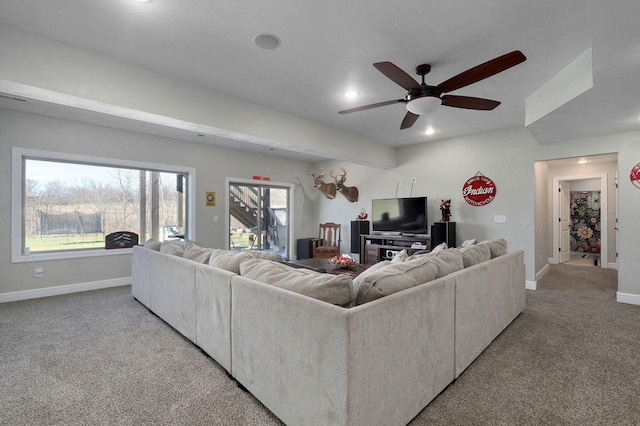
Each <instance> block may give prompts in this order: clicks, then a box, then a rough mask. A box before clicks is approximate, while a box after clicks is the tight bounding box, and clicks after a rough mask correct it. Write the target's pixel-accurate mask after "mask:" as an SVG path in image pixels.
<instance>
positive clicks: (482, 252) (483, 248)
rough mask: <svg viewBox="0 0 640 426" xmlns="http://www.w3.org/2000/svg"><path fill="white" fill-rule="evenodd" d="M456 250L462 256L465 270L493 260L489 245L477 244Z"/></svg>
mask: <svg viewBox="0 0 640 426" xmlns="http://www.w3.org/2000/svg"><path fill="white" fill-rule="evenodd" d="M454 250H457V251H459V252H460V254H462V262H463V263H464V267H465V268H468V267H469V266H473V265H477V264H478V263H481V262H484V261H486V260H489V259H491V251H490V250H489V245H488V244H476V245H473V246H468V247H463V248H460V249H454Z"/></svg>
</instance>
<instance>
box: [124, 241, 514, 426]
mask: <svg viewBox="0 0 640 426" xmlns="http://www.w3.org/2000/svg"><path fill="white" fill-rule="evenodd" d="M496 247H497V249H496ZM494 249H496V250H494ZM207 250H211V251H210V253H209V257H208V258H207V256H206V253H204V254H203V253H201V256H200V257H199V258H198V261H196V260H190V259H186V258H184V257H181V256H180V254H181V253H174V254H169V253H168V252H170V250H164V251H167V252H161V251H156V250H152V249H149V248H145V247H141V246H137V247H135V248H134V255H133V267H132V278H133V285H132V293H133V296H134V297H135V298H136V299H137V300H139V301H140V302H141V303H143V304H144V305H145V306H147V307H148V308H149V309H150V310H151V311H152V312H154V313H155V314H157V315H158V316H159V317H161V318H162V319H164V320H165V321H166V322H167V323H168V324H170V325H171V326H172V327H174V328H175V329H176V330H177V331H179V332H180V333H181V334H183V335H184V336H185V337H187V338H188V339H190V340H191V341H192V342H194V343H195V344H196V345H198V346H199V347H200V348H202V349H203V350H204V351H205V352H206V353H208V354H209V355H210V356H211V357H212V358H213V359H215V360H216V361H217V362H218V363H219V364H220V365H221V366H222V367H224V368H225V369H226V370H227V371H228V372H229V374H230V375H231V376H232V377H233V378H234V379H236V380H237V381H238V382H239V383H240V384H242V385H243V386H244V387H245V388H246V389H247V390H248V391H250V392H251V393H252V394H253V395H254V396H255V397H256V398H257V399H259V400H260V401H261V402H262V403H263V404H264V405H265V406H266V407H267V408H268V409H269V410H271V411H272V412H273V413H274V414H275V415H276V416H278V417H279V418H280V419H281V420H282V421H283V422H285V423H286V424H288V425H364V424H366V425H403V424H406V423H408V422H409V421H410V420H411V419H412V418H413V417H414V416H415V415H417V414H418V413H419V412H420V411H421V410H422V409H423V408H424V407H425V406H427V404H428V403H429V402H430V401H431V400H432V399H433V398H435V397H436V396H437V395H438V394H439V393H440V392H441V391H442V390H443V389H444V388H445V387H446V386H447V385H449V384H450V383H451V382H452V381H454V380H455V379H456V378H457V377H458V376H459V375H460V374H461V373H462V372H463V371H464V370H465V369H466V368H467V367H468V366H469V365H470V364H471V363H472V362H473V360H475V359H476V357H477V356H478V355H479V354H480V353H481V352H482V351H483V350H484V349H485V348H486V347H487V346H488V345H489V344H490V343H491V342H492V341H493V339H495V337H496V336H497V335H498V334H500V332H501V331H502V330H503V329H504V328H505V327H507V326H508V325H509V324H510V323H511V321H512V320H513V319H514V318H515V317H516V316H518V314H519V313H520V312H522V310H524V306H525V282H524V258H523V252H522V251H515V252H511V253H506V246H501V245H500V244H498V245H495V244H492V245H491V244H487V245H485V246H484V247H480V248H475V249H466V250H465V251H464V252H463V251H457V250H443V251H442V252H440V253H437V254H430V255H427V256H428V257H423V258H422V261H420V260H419V258H418V257H408V258H406V259H405V258H400V257H399V258H398V259H397V261H394V262H393V263H392V262H387V263H385V264H380V265H376V266H375V267H373V268H371V270H370V272H369V273H367V274H361V275H360V276H359V277H358V278H356V280H355V283H354V282H353V280H351V278H349V277H348V276H347V275H340V276H338V277H339V278H338V281H335V279H334V278H332V277H336V276H334V275H330V274H319V273H317V272H313V271H307V270H299V269H293V268H290V267H289V266H285V265H282V264H280V263H277V262H273V261H270V260H264V259H260V260H256V259H254V258H253V256H252V255H251V254H250V253H245V254H229V252H227V253H224V254H223V251H217V250H212V249H207ZM463 250H464V249H463ZM491 250H494V251H495V253H491ZM185 251H186V250H185ZM219 256H223V258H224V256H227V263H226V266H228V269H230V270H226V269H224V267H225V264H223V263H222V262H221V261H220V259H221V258H220V257H219ZM234 256H240V257H243V258H244V259H243V260H241V261H240V262H237V259H236V260H235V261H230V259H232V258H233V257H234ZM191 257H192V258H196V257H198V256H195V255H194V256H191ZM436 259H438V260H436ZM446 259H448V260H446ZM427 263H430V265H426V264H427ZM211 264H217V265H218V266H211ZM261 264H263V265H262V266H263V267H264V268H263V269H256V268H258V266H260V265H261ZM433 264H436V265H437V266H438V267H437V268H435V270H434V268H433ZM453 264H455V265H457V266H455V267H453V266H452V265H453ZM464 264H467V266H466V267H463V265H464ZM265 265H266V266H265ZM424 265H426V266H424ZM265 268H266V269H265ZM270 268H273V269H270ZM283 268H284V269H283ZM289 269H290V277H291V278H290V279H289V280H287V277H289V275H287V274H286V271H289ZM269 271H275V272H273V273H272V274H270V272H269ZM260 274H263V275H260ZM265 274H266V275H270V276H264V275H265ZM283 274H285V275H283ZM320 275H322V277H320ZM407 276H411V277H413V278H412V279H407ZM274 277H277V279H276V278H274ZM425 277H427V278H430V280H428V281H427V282H424V283H417V282H416V280H420V279H423V278H425ZM309 282H313V283H314V286H323V285H324V284H325V283H327V282H328V283H329V285H327V288H328V290H327V292H322V291H319V290H318V289H317V288H314V287H313V286H309V284H308V283H309ZM394 282H395V283H397V282H403V283H405V284H403V285H402V286H397V285H394ZM305 283H306V284H305ZM344 283H346V285H349V286H352V289H351V292H350V293H349V292H347V293H345V291H344V289H343V288H342V286H343V285H344ZM378 287H380V288H382V289H383V290H382V291H378V290H379V289H378ZM372 289H375V290H376V291H373V292H372ZM310 291H311V293H309V292H310ZM365 292H367V294H368V296H365ZM326 298H329V299H327V300H332V301H334V302H336V303H335V304H333V303H330V302H328V301H326V300H319V299H326ZM345 298H348V299H351V301H350V303H346V304H345V303H343V302H344V301H345V300H344V299H345ZM358 299H360V300H358ZM356 302H358V303H359V304H357V305H355V306H351V305H353V304H354V303H356ZM341 305H342V306H341ZM345 305H346V306H345Z"/></svg>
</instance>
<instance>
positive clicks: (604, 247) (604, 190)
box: [551, 173, 609, 268]
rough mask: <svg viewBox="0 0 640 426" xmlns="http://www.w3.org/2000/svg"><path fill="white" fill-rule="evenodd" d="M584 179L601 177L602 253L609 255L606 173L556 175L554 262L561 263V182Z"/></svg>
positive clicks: (604, 266)
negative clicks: (559, 222) (559, 252)
mask: <svg viewBox="0 0 640 426" xmlns="http://www.w3.org/2000/svg"><path fill="white" fill-rule="evenodd" d="M584 179H600V223H602V224H604V226H602V227H601V228H602V229H601V231H600V253H601V256H602V257H605V258H606V257H608V254H609V250H608V248H609V245H608V235H609V232H608V227H609V216H608V211H609V208H608V206H609V193H608V183H607V174H606V173H594V174H589V175H576V176H556V177H554V178H553V186H552V191H553V197H552V201H553V217H552V218H551V222H552V224H553V262H551V263H554V264H557V263H559V261H560V259H559V256H558V251H557V248H558V247H560V233H559V232H558V223H557V219H558V218H559V217H560V206H559V205H558V190H559V188H560V182H565V181H574V180H584ZM600 266H601V267H602V268H607V267H609V263H608V262H600Z"/></svg>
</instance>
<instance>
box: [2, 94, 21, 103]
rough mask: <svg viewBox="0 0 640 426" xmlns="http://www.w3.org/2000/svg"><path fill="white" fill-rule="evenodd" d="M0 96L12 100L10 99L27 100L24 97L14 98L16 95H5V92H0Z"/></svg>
mask: <svg viewBox="0 0 640 426" xmlns="http://www.w3.org/2000/svg"><path fill="white" fill-rule="evenodd" d="M0 98H5V99H10V100H12V101H20V102H27V100H26V99H20V98H16V97H14V96H11V95H7V94H6V93H0Z"/></svg>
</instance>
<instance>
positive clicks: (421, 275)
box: [354, 256, 438, 305]
mask: <svg viewBox="0 0 640 426" xmlns="http://www.w3.org/2000/svg"><path fill="white" fill-rule="evenodd" d="M437 273H438V266H437V264H436V263H435V262H433V258H432V256H421V257H418V258H415V259H412V260H407V261H405V262H395V263H393V262H388V261H387V263H385V262H379V263H377V264H376V265H374V266H372V267H371V268H369V269H367V270H366V271H364V272H363V273H361V274H360V275H358V276H357V277H356V278H355V280H354V287H355V289H356V290H357V291H356V305H361V304H363V303H367V302H370V301H372V300H376V299H379V298H381V297H384V296H388V295H390V294H393V293H397V292H399V291H402V290H405V289H407V288H411V287H415V286H417V285H419V284H423V283H426V282H429V281H431V280H433V279H434V278H435V277H436V275H437Z"/></svg>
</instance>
